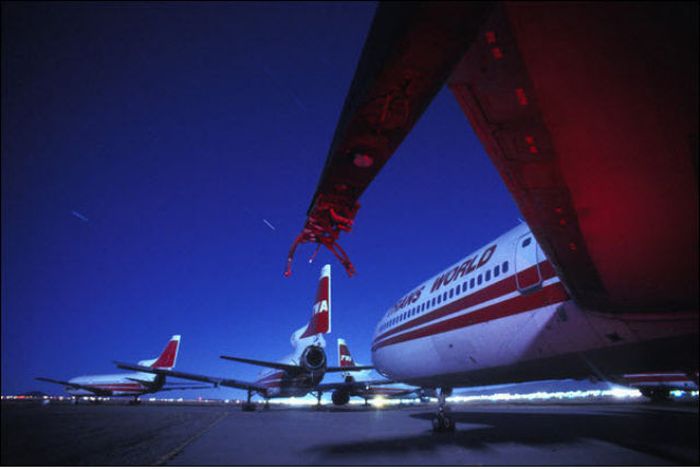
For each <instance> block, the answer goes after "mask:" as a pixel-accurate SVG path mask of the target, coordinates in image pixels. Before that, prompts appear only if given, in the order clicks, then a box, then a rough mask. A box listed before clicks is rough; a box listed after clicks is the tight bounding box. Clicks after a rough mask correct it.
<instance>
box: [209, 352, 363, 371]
mask: <svg viewBox="0 0 700 469" xmlns="http://www.w3.org/2000/svg"><path fill="white" fill-rule="evenodd" d="M219 358H223V359H224V360H231V361H235V362H241V363H248V364H250V365H257V366H264V367H265V368H276V369H279V370H285V371H292V372H294V371H300V370H304V368H303V367H301V366H299V365H290V364H288V363H277V362H266V361H263V360H253V359H251V358H240V357H231V356H229V355H221V356H220V357H219ZM372 369H374V367H373V366H371V365H367V366H354V367H342V368H340V367H332V366H331V367H328V368H326V372H327V373H333V372H338V371H361V370H372Z"/></svg>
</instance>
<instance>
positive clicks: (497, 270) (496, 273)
mask: <svg viewBox="0 0 700 469" xmlns="http://www.w3.org/2000/svg"><path fill="white" fill-rule="evenodd" d="M500 273H501V266H500V265H497V266H496V267H494V268H493V276H494V277H498V274H500Z"/></svg>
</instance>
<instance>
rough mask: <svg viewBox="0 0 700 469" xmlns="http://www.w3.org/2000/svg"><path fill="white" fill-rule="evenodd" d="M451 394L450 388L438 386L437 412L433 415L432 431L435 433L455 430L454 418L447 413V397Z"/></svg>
mask: <svg viewBox="0 0 700 469" xmlns="http://www.w3.org/2000/svg"><path fill="white" fill-rule="evenodd" d="M450 394H452V389H450V388H440V395H439V396H438V412H437V414H435V416H434V417H433V431H434V432H436V433H442V432H453V431H454V430H455V421H454V418H453V417H452V416H451V415H450V414H448V413H447V411H448V410H449V409H448V408H447V397H448V396H449V395H450Z"/></svg>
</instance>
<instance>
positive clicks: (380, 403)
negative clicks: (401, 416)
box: [370, 396, 387, 409]
mask: <svg viewBox="0 0 700 469" xmlns="http://www.w3.org/2000/svg"><path fill="white" fill-rule="evenodd" d="M370 402H371V403H372V405H373V406H374V407H378V408H380V409H381V408H382V407H384V406H385V405H386V404H387V402H386V399H384V398H383V397H382V396H377V397H375V398H374V399H372V400H371V401H370Z"/></svg>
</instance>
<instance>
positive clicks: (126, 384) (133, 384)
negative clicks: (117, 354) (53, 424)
mask: <svg viewBox="0 0 700 469" xmlns="http://www.w3.org/2000/svg"><path fill="white" fill-rule="evenodd" d="M153 378H154V376H153V375H152V374H150V373H119V374H113V375H91V376H78V377H76V378H72V379H71V380H69V383H75V384H79V385H81V386H89V387H92V388H98V389H100V390H103V391H104V393H105V395H112V396H139V395H141V394H146V393H151V392H155V391H158V390H159V389H160V387H162V386H156V385H155V382H154V379H153ZM148 382H150V383H152V384H151V385H148V384H146V383H148ZM66 392H67V393H68V394H71V395H73V396H94V395H95V394H96V393H94V392H91V391H88V390H87V389H75V388H71V387H66Z"/></svg>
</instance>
